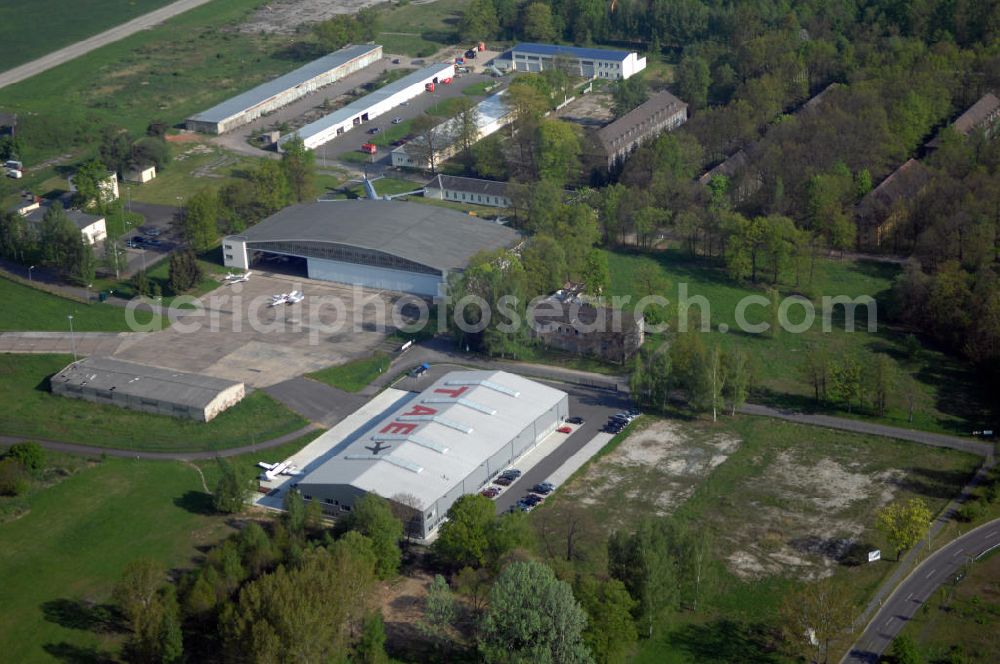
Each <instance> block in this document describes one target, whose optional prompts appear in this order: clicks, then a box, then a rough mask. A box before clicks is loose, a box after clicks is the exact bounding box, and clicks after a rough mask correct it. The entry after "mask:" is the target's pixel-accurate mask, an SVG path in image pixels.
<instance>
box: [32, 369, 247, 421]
mask: <svg viewBox="0 0 1000 664" xmlns="http://www.w3.org/2000/svg"><path fill="white" fill-rule="evenodd" d="M50 383H51V386H52V393H53V394H58V395H61V396H65V397H72V398H74V399H84V400H86V401H93V402H94V403H104V404H109V405H113V406H119V407H121V408H129V409H131V410H141V411H145V412H147V413H155V414H157V415H170V416H172V417H186V418H189V419H192V420H199V421H201V422H208V421H209V420H211V419H212V418H214V417H215V416H216V415H218V414H219V413H221V412H222V411H224V410H226V409H227V408H229V407H230V406H233V405H235V404H236V403H238V402H239V401H240V400H241V399H242V398H243V397H244V396H245V394H246V389H245V388H244V386H243V383H237V382H234V381H231V380H223V379H222V378H213V377H211V376H202V375H199V374H192V373H184V372H181V371H173V370H171V369H161V368H160V367H151V366H148V365H145V364H137V363H135V362H125V361H123V360H115V359H112V358H109V357H88V358H84V359H82V360H79V361H77V362H73V363H72V364H70V365H69V366H67V367H66V368H64V369H63V370H62V371H60V372H59V373H57V374H56V375H54V376H52V378H51V380H50Z"/></svg>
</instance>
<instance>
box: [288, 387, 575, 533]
mask: <svg viewBox="0 0 1000 664" xmlns="http://www.w3.org/2000/svg"><path fill="white" fill-rule="evenodd" d="M568 409H569V397H568V396H567V395H566V393H565V392H562V391H560V390H557V389H555V388H553V387H549V386H547V385H542V384H541V383H537V382H535V381H533V380H529V379H527V378H523V377H521V376H517V375H515V374H510V373H507V372H504V371H453V372H451V373H449V374H446V375H444V376H442V377H441V378H440V379H438V380H437V381H436V382H435V383H433V384H432V385H431V386H430V387H428V388H427V389H426V390H424V391H423V392H421V393H420V394H419V395H418V396H416V397H415V398H414V399H412V400H410V401H408V402H407V403H406V404H405V405H403V406H402V407H400V408H399V409H397V410H396V411H395V412H394V413H392V414H391V415H389V416H388V417H386V418H385V419H383V420H381V421H379V422H378V423H376V424H375V425H374V426H373V427H372V428H371V429H370V430H368V431H367V432H365V434H364V435H362V436H360V437H359V438H357V439H356V440H354V441H353V442H351V443H350V444H349V445H348V446H347V447H346V448H345V449H343V450H342V451H341V452H340V453H338V454H337V455H336V456H333V457H331V458H330V459H328V460H327V461H326V462H324V463H323V464H322V465H321V466H319V467H318V468H316V469H315V470H313V471H312V472H310V473H309V474H308V475H306V476H305V477H304V478H303V479H302V480H300V481H299V483H298V488H299V491H301V492H302V495H303V497H304V498H305V499H306V500H314V501H319V503H320V504H321V505H322V506H323V509H324V510H325V511H327V512H329V513H340V512H349V511H350V510H351V509H352V507H353V506H354V503H355V502H356V501H357V500H359V499H360V498H362V497H363V496H365V495H367V494H369V493H375V494H378V495H380V496H382V497H383V498H386V499H388V500H390V501H393V502H394V503H396V505H397V506H398V507H399V508H400V509H401V510H403V511H407V513H408V514H409V515H410V517H409V518H408V519H406V525H407V530H408V531H409V532H411V533H412V534H415V535H417V536H419V537H427V535H428V534H429V533H430V532H431V531H433V530H434V529H435V528H436V527H437V526H438V525H439V524H440V523H441V520H442V519H443V518H444V517H445V515H446V514H447V512H448V508H449V507H451V505H452V504H453V503H454V502H455V501H456V500H458V498H459V497H461V496H463V495H466V494H471V493H476V492H478V491H479V490H480V489H481V487H482V486H483V485H484V484H485V483H486V482H488V481H489V480H490V479H491V478H493V477H495V476H496V475H498V474H499V473H500V472H501V471H502V470H503V469H504V468H506V467H507V466H508V465H509V464H510V463H511V462H513V461H514V460H515V459H517V458H518V457H520V456H521V455H523V454H524V453H525V452H526V451H528V450H529V449H531V448H532V447H534V446H535V445H536V444H537V443H538V442H539V441H541V440H542V439H543V438H545V437H546V436H548V435H549V434H550V433H552V431H554V430H555V428H556V427H557V426H559V423H560V422H562V421H563V420H564V419H565V418H566V417H567V416H568V414H569V413H568Z"/></svg>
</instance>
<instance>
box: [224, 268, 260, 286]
mask: <svg viewBox="0 0 1000 664" xmlns="http://www.w3.org/2000/svg"><path fill="white" fill-rule="evenodd" d="M251 274H253V271H252V270H251V271H247V272H244V273H243V274H238V273H236V272H230V273H229V274H227V275H226V278H225V279H223V281H224V282H225V283H227V284H239V283H244V282H247V281H250V275H251Z"/></svg>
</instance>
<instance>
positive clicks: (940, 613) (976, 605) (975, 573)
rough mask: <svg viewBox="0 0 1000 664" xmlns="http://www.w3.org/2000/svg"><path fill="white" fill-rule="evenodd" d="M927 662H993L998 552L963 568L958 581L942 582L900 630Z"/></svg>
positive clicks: (999, 606) (998, 624) (999, 619)
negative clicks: (910, 638)
mask: <svg viewBox="0 0 1000 664" xmlns="http://www.w3.org/2000/svg"><path fill="white" fill-rule="evenodd" d="M902 633H903V634H904V635H909V636H911V637H912V638H913V639H914V640H915V641H916V642H917V643H918V644H919V646H920V648H921V650H922V651H923V654H924V657H925V658H926V659H927V661H928V662H969V663H970V664H973V663H975V664H991V663H992V662H995V661H996V658H997V652H998V645H1000V644H998V640H997V639H998V636H997V635H998V634H1000V553H997V552H994V553H993V554H991V555H989V556H987V557H986V558H984V559H982V560H980V561H978V562H976V563H974V564H972V565H971V566H969V567H968V568H967V572H966V577H965V578H964V579H962V581H961V582H959V583H958V584H957V585H950V584H947V585H944V586H942V587H941V588H940V589H939V590H938V591H937V593H935V594H934V596H933V597H932V598H931V599H930V600H929V601H928V602H927V603H925V604H924V607H923V609H922V610H920V611H918V612H917V614H916V615H915V616H914V618H913V620H912V621H910V622H909V623H907V625H906V627H904V628H903V632H902Z"/></svg>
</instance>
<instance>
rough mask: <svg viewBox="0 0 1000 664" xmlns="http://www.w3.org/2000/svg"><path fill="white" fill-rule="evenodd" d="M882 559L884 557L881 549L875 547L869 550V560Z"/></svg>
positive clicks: (871, 561)
mask: <svg viewBox="0 0 1000 664" xmlns="http://www.w3.org/2000/svg"><path fill="white" fill-rule="evenodd" d="M881 559H882V552H881V551H880V550H878V549H875V550H874V551H869V552H868V562H870V563H873V562H875V561H876V560H881Z"/></svg>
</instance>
